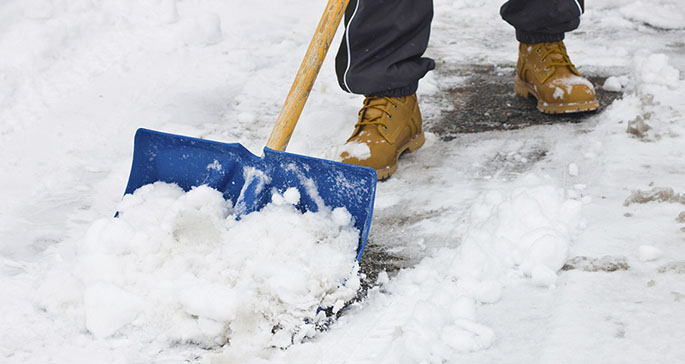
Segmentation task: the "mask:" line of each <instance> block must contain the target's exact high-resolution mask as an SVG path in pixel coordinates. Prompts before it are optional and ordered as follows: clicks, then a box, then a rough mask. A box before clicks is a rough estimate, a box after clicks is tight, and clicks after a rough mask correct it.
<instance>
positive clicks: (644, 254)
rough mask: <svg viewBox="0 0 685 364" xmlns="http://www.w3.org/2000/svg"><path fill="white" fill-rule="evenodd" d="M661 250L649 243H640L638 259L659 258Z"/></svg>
mask: <svg viewBox="0 0 685 364" xmlns="http://www.w3.org/2000/svg"><path fill="white" fill-rule="evenodd" d="M661 255H662V253H661V250H660V249H659V248H656V247H654V246H651V245H640V261H643V262H652V261H655V260H657V259H659V258H661Z"/></svg>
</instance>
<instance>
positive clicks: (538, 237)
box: [454, 176, 582, 286]
mask: <svg viewBox="0 0 685 364" xmlns="http://www.w3.org/2000/svg"><path fill="white" fill-rule="evenodd" d="M522 183H524V184H525V185H524V186H523V187H519V188H516V189H514V190H513V191H512V193H511V194H510V195H508V196H507V195H504V194H502V192H501V191H493V192H490V193H488V194H487V195H486V196H485V197H484V198H483V199H482V201H479V202H478V203H476V204H475V205H474V207H473V209H472V211H471V216H470V218H471V224H469V226H470V229H469V231H467V233H466V236H465V237H464V239H463V242H462V245H461V246H460V247H459V249H460V251H461V254H460V255H459V256H458V258H457V259H456V260H455V264H454V269H455V270H456V271H455V273H456V274H458V275H459V276H465V277H472V278H474V279H478V280H482V279H499V278H500V277H503V276H505V275H506V274H508V272H510V271H512V270H514V271H516V272H518V273H519V274H522V275H525V276H528V277H531V278H532V281H533V283H536V284H539V285H542V286H550V285H553V284H554V282H555V280H556V272H557V271H558V270H559V269H560V268H561V267H562V266H563V265H564V262H565V261H566V258H567V257H568V248H569V243H570V240H571V237H572V232H573V231H574V230H575V229H577V228H578V227H581V226H582V220H581V215H580V212H581V208H582V202H581V201H578V200H576V199H569V198H567V197H566V194H565V191H564V189H561V188H558V187H555V186H553V185H549V184H545V183H543V180H542V179H541V178H539V177H535V176H528V177H526V178H524V180H523V181H522Z"/></svg>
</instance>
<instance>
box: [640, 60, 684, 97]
mask: <svg viewBox="0 0 685 364" xmlns="http://www.w3.org/2000/svg"><path fill="white" fill-rule="evenodd" d="M634 67H635V70H636V72H635V73H636V78H637V80H636V83H637V86H638V89H644V88H645V87H647V86H649V85H655V86H664V87H668V88H670V89H676V88H678V86H679V85H680V72H679V71H678V70H677V69H676V68H674V67H673V66H671V65H670V64H669V62H668V56H666V55H665V54H661V53H658V54H645V53H642V54H639V55H637V56H636V57H635V59H634Z"/></svg>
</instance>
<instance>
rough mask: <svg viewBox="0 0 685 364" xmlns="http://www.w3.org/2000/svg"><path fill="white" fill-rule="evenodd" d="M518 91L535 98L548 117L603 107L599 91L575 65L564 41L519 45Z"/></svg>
mask: <svg viewBox="0 0 685 364" xmlns="http://www.w3.org/2000/svg"><path fill="white" fill-rule="evenodd" d="M514 90H515V91H516V93H518V94H519V95H521V96H523V97H528V95H530V94H532V95H533V96H535V98H536V99H537V100H538V106H537V107H538V110H540V111H542V112H544V113H547V114H557V113H573V112H582V111H591V110H597V109H598V108H599V101H597V98H596V97H595V88H594V87H593V86H592V83H590V81H588V80H587V79H586V78H585V77H583V76H582V75H581V74H580V73H579V72H578V70H577V69H576V67H575V66H574V65H573V64H572V63H571V60H570V59H569V57H568V54H566V47H565V46H564V43H563V42H561V41H559V42H548V43H538V44H525V43H521V44H520V45H519V58H518V63H517V64H516V78H515V79H514Z"/></svg>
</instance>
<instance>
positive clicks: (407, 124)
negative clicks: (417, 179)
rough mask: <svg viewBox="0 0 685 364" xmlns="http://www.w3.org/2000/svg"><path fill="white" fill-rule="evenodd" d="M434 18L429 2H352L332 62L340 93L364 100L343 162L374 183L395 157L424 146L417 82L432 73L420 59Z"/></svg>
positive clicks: (390, 170) (430, 64)
mask: <svg viewBox="0 0 685 364" xmlns="http://www.w3.org/2000/svg"><path fill="white" fill-rule="evenodd" d="M432 18H433V1H432V0H352V1H351V2H350V4H349V5H348V8H347V12H346V14H345V36H344V37H343V40H342V44H341V45H340V50H339V51H338V55H337V57H336V72H337V75H338V81H339V83H340V86H341V87H342V88H343V90H345V91H347V92H351V93H354V94H359V95H364V96H366V99H365V100H364V106H363V107H362V108H361V110H360V111H359V116H358V120H357V123H356V124H355V130H354V132H353V134H352V136H351V137H350V138H349V139H348V141H347V143H346V145H345V150H344V151H343V152H342V153H341V155H340V157H341V160H342V161H343V162H346V163H351V164H357V165H362V166H367V167H371V168H374V169H375V170H376V172H377V173H378V179H385V178H387V177H389V176H390V175H391V174H392V173H393V172H395V170H396V169H397V162H398V159H399V156H400V155H401V154H402V153H403V152H405V151H407V150H409V151H414V150H416V149H418V148H420V147H421V145H423V143H424V136H423V131H422V126H421V112H420V111H419V106H418V101H417V99H416V94H415V93H416V90H417V88H418V83H419V80H420V79H421V78H422V77H423V76H425V75H426V73H427V72H428V71H430V70H432V69H433V68H435V62H434V61H433V60H432V59H429V58H424V57H422V55H423V53H424V51H425V50H426V47H427V46H428V38H429V35H430V24H431V20H432Z"/></svg>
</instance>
